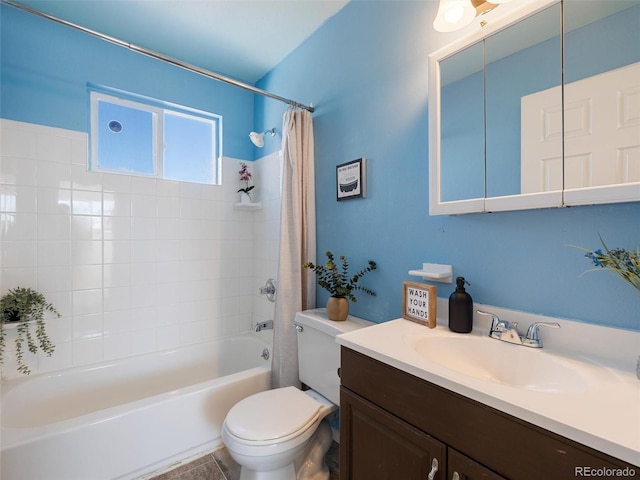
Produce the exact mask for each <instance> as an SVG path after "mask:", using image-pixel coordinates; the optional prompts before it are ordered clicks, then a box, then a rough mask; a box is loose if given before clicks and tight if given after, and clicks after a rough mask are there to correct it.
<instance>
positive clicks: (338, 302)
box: [303, 251, 378, 321]
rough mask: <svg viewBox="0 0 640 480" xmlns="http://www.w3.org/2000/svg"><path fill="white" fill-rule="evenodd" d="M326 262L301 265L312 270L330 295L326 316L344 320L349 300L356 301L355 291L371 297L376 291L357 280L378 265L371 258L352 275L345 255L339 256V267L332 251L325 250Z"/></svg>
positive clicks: (347, 313)
mask: <svg viewBox="0 0 640 480" xmlns="http://www.w3.org/2000/svg"><path fill="white" fill-rule="evenodd" d="M325 255H326V256H327V259H328V260H327V263H325V264H324V265H314V264H313V263H312V262H306V263H305V264H304V265H303V267H304V268H310V269H311V270H313V271H314V272H315V274H316V277H317V282H318V285H320V286H321V287H322V288H324V289H325V290H326V291H328V292H329V294H330V295H331V297H329V300H328V301H327V316H328V317H329V320H335V321H344V320H346V319H347V316H348V315H349V300H351V301H352V302H357V301H358V300H357V299H356V296H355V294H354V292H355V291H358V290H359V291H361V292H364V293H366V294H367V295H371V296H373V297H375V296H376V292H374V291H373V290H371V289H370V288H367V287H364V286H362V285H360V284H359V283H358V282H359V280H360V279H361V278H362V277H364V276H365V275H366V274H367V273H369V272H372V271H373V270H375V269H377V268H378V266H377V265H376V262H374V261H373V260H369V262H368V264H369V265H368V266H367V267H365V268H363V269H361V270H359V271H358V272H357V273H355V274H354V275H349V262H348V261H347V257H345V256H344V255H341V256H340V257H339V260H340V263H341V265H340V267H338V265H336V262H335V260H334V256H333V253H331V252H330V251H327V252H326V253H325Z"/></svg>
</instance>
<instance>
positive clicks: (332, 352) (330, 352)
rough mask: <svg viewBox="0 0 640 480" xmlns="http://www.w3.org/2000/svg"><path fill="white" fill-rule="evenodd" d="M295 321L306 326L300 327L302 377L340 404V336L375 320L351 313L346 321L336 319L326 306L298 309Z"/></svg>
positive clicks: (308, 383)
mask: <svg viewBox="0 0 640 480" xmlns="http://www.w3.org/2000/svg"><path fill="white" fill-rule="evenodd" d="M295 323H296V324H297V325H299V326H301V327H302V330H300V329H298V365H299V370H300V375H299V376H300V381H301V382H302V383H304V384H306V385H307V386H309V387H311V388H312V389H314V390H315V391H316V392H318V393H320V394H321V395H323V396H324V397H326V398H328V399H329V400H331V402H333V403H335V404H336V405H339V404H340V377H339V376H338V368H340V345H339V344H338V343H336V336H337V335H340V334H341V333H347V332H351V331H353V330H357V329H358V328H363V327H368V326H370V325H373V323H372V322H368V321H367V320H363V319H361V318H357V317H354V316H351V315H349V317H347V319H346V320H345V321H344V322H334V321H333V320H329V318H328V317H327V312H326V309H324V308H318V309H315V310H305V311H304V312H298V313H296V318H295Z"/></svg>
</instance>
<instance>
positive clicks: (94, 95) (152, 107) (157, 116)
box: [88, 85, 223, 185]
mask: <svg viewBox="0 0 640 480" xmlns="http://www.w3.org/2000/svg"><path fill="white" fill-rule="evenodd" d="M107 92H108V93H107ZM132 98H140V100H141V101H135V100H132ZM145 99H146V98H145V97H139V96H137V95H135V94H130V93H127V92H120V91H118V90H116V89H111V88H108V87H97V86H91V85H89V101H90V109H89V112H90V115H89V116H90V135H89V143H90V155H89V165H88V167H89V170H91V171H95V172H101V173H113V174H120V175H132V176H140V177H147V178H160V179H161V178H164V176H163V172H164V136H163V135H164V133H163V132H164V114H165V112H167V113H170V114H172V115H178V116H182V117H185V118H197V119H202V120H207V121H209V122H212V123H214V124H215V128H217V135H214V139H213V142H214V144H213V145H212V150H213V151H214V155H215V158H214V159H213V161H214V162H215V164H214V168H213V179H212V182H211V183H209V182H198V183H202V184H203V185H222V158H223V155H222V116H221V115H216V114H213V113H209V112H205V111H202V110H197V109H193V108H190V107H185V106H182V105H176V104H172V103H169V102H163V101H159V100H154V99H148V102H144V100H145ZM99 101H106V102H109V103H113V104H117V105H123V106H125V107H130V108H136V109H139V110H145V111H148V112H151V113H152V114H153V117H152V118H153V163H154V173H152V174H145V173H141V172H136V171H131V170H111V169H107V168H100V167H99V166H98V143H97V141H94V140H93V139H97V138H98V127H99V125H98V102H99ZM165 107H166V108H165ZM216 143H217V148H215V147H216ZM169 180H170V179H169ZM177 181H185V180H177Z"/></svg>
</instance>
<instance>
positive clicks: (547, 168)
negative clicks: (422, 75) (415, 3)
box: [429, 0, 640, 215]
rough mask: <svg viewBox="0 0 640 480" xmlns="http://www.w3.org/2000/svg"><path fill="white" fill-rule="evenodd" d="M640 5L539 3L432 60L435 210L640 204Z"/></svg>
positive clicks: (623, 1)
mask: <svg viewBox="0 0 640 480" xmlns="http://www.w3.org/2000/svg"><path fill="white" fill-rule="evenodd" d="M639 18H640V0H593V1H590V2H581V1H576V0H564V1H562V0H533V1H529V2H523V5H522V7H521V8H520V9H518V10H515V11H513V12H511V13H510V14H509V16H508V17H505V18H502V19H498V20H496V21H495V22H490V23H489V24H487V25H486V26H485V27H484V28H482V29H481V30H480V31H479V32H476V33H474V34H471V35H470V36H468V37H466V38H464V39H461V40H460V41H458V42H455V43H453V44H451V45H448V46H446V47H444V48H442V49H440V50H438V51H437V52H435V53H433V54H432V55H430V56H429V75H430V78H429V84H430V95H429V99H430V103H429V125H430V132H429V145H430V147H429V148H430V151H429V177H430V180H429V183H430V193H429V212H430V214H432V215H437V214H458V213H471V212H492V211H503V210H522V209H532V208H548V207H561V206H569V205H585V204H596V203H617V202H629V201H640V32H639V31H638V28H637V25H638V19H639Z"/></svg>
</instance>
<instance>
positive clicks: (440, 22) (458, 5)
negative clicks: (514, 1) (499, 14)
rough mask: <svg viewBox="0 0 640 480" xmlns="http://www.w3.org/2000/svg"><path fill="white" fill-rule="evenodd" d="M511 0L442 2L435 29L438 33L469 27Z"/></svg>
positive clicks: (456, 0) (435, 21) (454, 0)
mask: <svg viewBox="0 0 640 480" xmlns="http://www.w3.org/2000/svg"><path fill="white" fill-rule="evenodd" d="M509 1H511V0H492V1H491V2H487V1H486V0H440V5H439V6H438V13H437V15H436V19H435V20H434V21H433V28H435V29H436V30H437V31H438V32H454V31H456V30H460V29H461V28H464V27H466V26H467V25H469V24H470V23H471V22H472V21H473V19H474V18H476V17H477V16H480V15H484V14H485V13H489V12H490V11H491V10H493V9H494V8H496V7H497V6H498V4H500V3H507V2H509Z"/></svg>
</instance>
